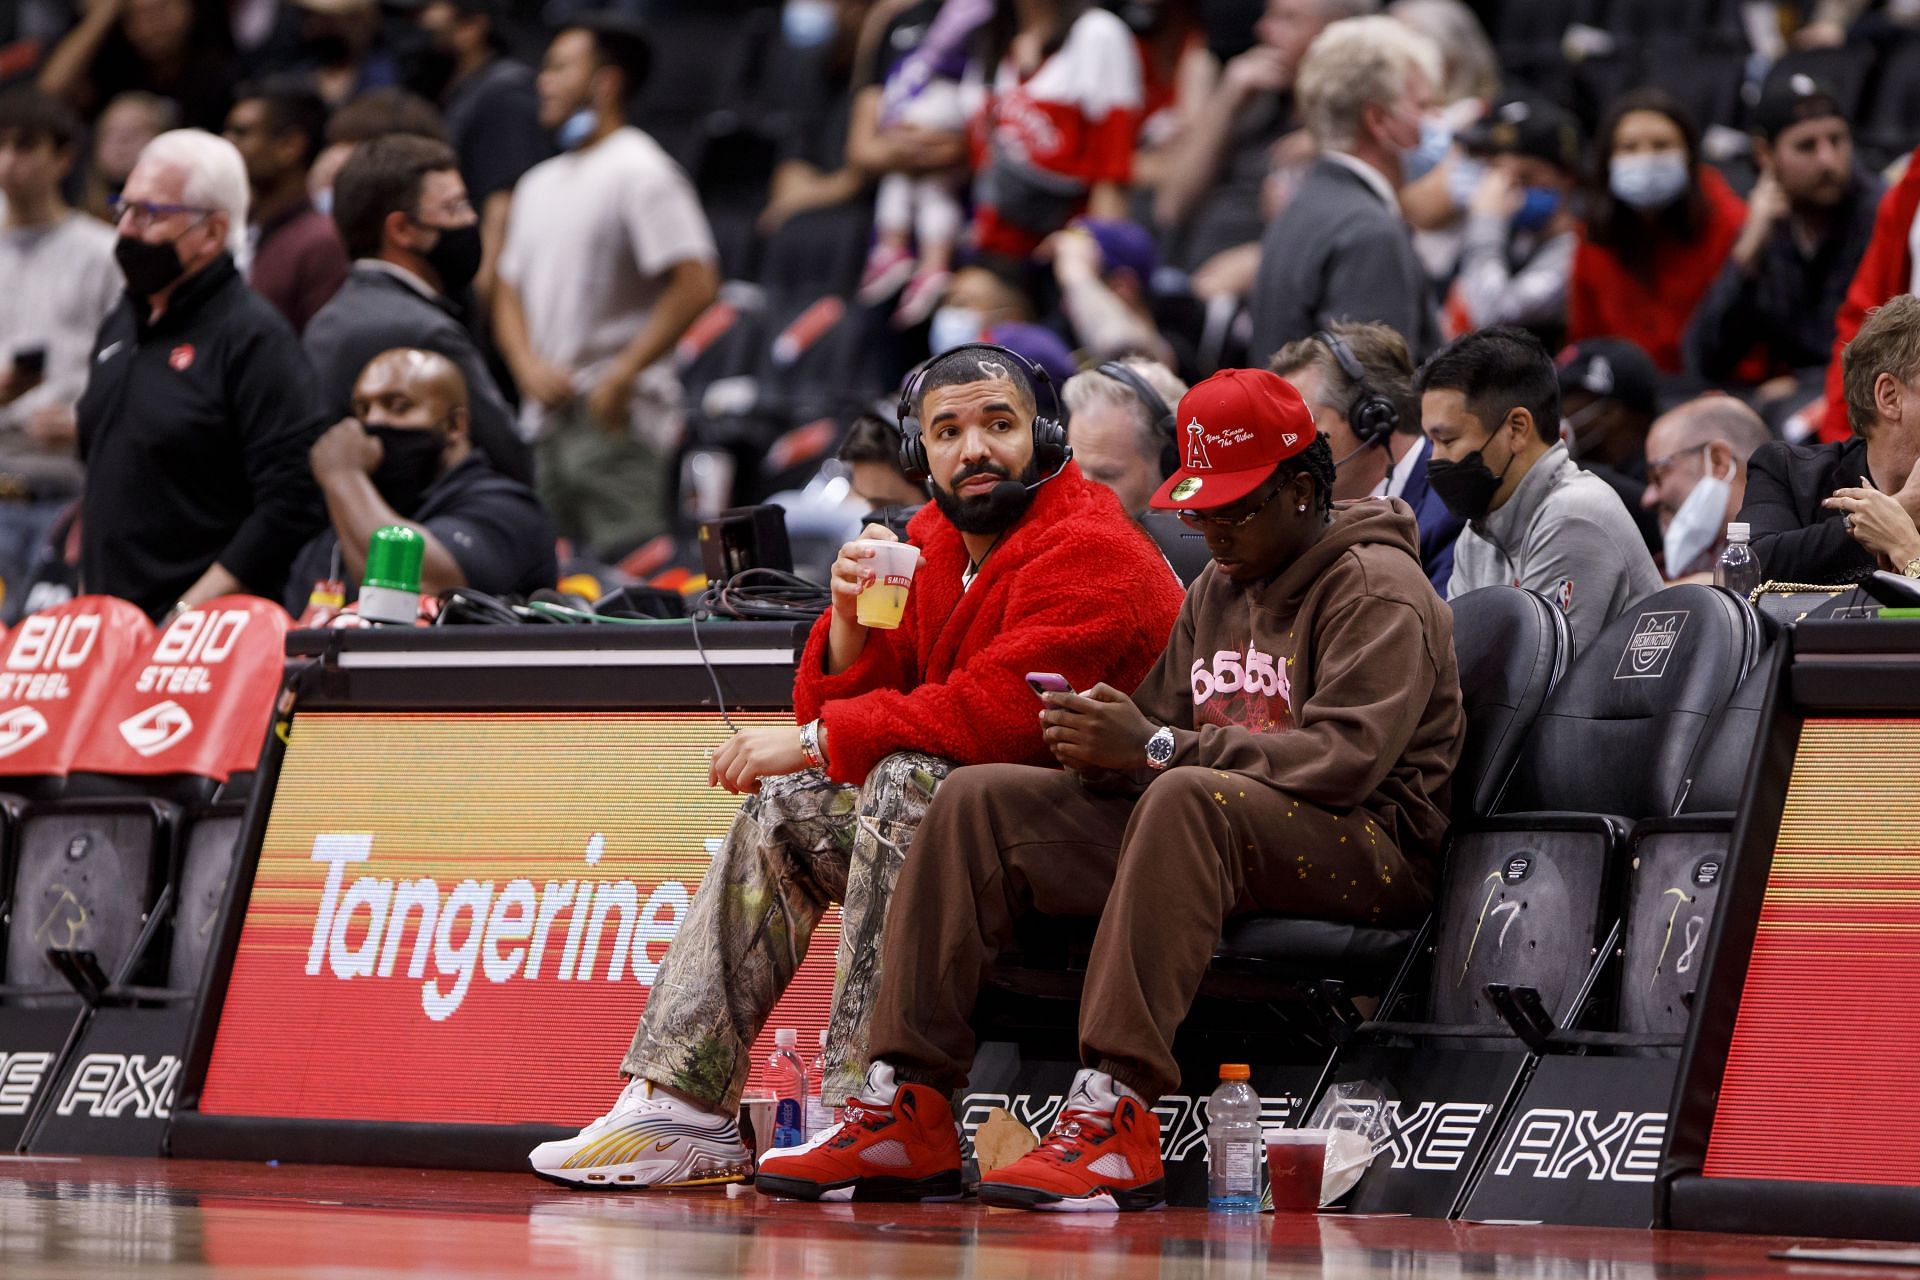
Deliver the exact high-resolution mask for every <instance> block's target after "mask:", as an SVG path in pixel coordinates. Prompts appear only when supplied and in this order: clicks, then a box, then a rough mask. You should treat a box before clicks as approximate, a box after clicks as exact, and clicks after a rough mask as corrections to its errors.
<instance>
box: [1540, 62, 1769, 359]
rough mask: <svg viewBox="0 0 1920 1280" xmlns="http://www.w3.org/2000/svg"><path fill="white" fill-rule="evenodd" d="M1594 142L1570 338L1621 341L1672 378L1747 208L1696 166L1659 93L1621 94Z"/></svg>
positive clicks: (1669, 102)
mask: <svg viewBox="0 0 1920 1280" xmlns="http://www.w3.org/2000/svg"><path fill="white" fill-rule="evenodd" d="M1598 138H1599V142H1600V157H1599V164H1598V165H1597V166H1596V168H1595V172H1594V175H1593V181H1592V185H1591V187H1590V189H1589V191H1588V196H1587V201H1588V203H1587V222H1586V225H1585V226H1584V227H1583V228H1581V232H1580V245H1579V248H1578V249H1576V250H1575V251H1574V257H1573V279H1572V281H1571V283H1570V285H1569V287H1568V293H1567V340H1568V341H1569V342H1579V341H1581V340H1582V339H1585V338H1598V337H1616V338H1626V339H1628V340H1630V341H1631V342H1633V343H1634V344H1635V345H1637V346H1638V347H1640V349H1641V350H1643V351H1645V352H1646V353H1647V354H1648V355H1649V356H1652V357H1653V362H1654V364H1655V365H1657V366H1658V367H1659V368H1660V369H1661V371H1662V372H1665V373H1678V372H1680V369H1681V365H1682V359H1681V343H1682V340H1683V339H1684V338H1685V336H1686V332H1687V322H1688V321H1689V320H1690V319H1692V318H1693V309H1694V308H1695V307H1697V306H1698V305H1699V304H1700V299H1701V298H1703V297H1704V296H1706V292H1707V289H1708V287H1709V286H1710V285H1712V283H1713V280H1714V277H1715V276H1716V275H1718V274H1719V273H1720V266H1721V264H1722V263H1723V262H1724V261H1725V260H1726V256H1727V253H1728V251H1729V250H1730V249H1732V247H1733V242H1734V240H1735V239H1736V238H1738V236H1739V234H1740V226H1741V223H1742V222H1744V221H1745V220H1746V215H1747V208H1746V205H1745V204H1744V203H1743V202H1742V201H1741V199H1740V197H1739V196H1737V195H1735V194H1734V193H1733V190H1732V188H1730V187H1728V186H1727V184H1726V182H1725V180H1723V179H1722V178H1721V177H1720V175H1719V174H1718V173H1716V172H1714V170H1712V169H1710V168H1708V167H1707V166H1706V165H1703V164H1701V163H1700V146H1699V134H1698V132H1697V131H1696V130H1695V129H1694V126H1693V121H1692V120H1690V119H1689V118H1688V116H1687V113H1686V111H1685V110H1684V109H1683V108H1682V107H1681V106H1680V104H1679V103H1677V102H1675V101H1674V100H1673V98H1672V97H1670V96H1668V95H1667V94H1665V93H1663V92H1661V91H1660V90H1658V89H1635V90H1633V91H1632V92H1630V93H1627V94H1624V95H1622V96H1621V97H1620V99H1619V100H1618V101H1616V102H1615V103H1614V104H1613V109H1612V111H1610V112H1609V113H1608V114H1607V119H1606V121H1605V122H1604V123H1603V124H1602V125H1601V128H1600V132H1599V134H1598Z"/></svg>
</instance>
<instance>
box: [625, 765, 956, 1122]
mask: <svg viewBox="0 0 1920 1280" xmlns="http://www.w3.org/2000/svg"><path fill="white" fill-rule="evenodd" d="M952 768H953V766H952V765H951V764H949V763H948V762H947V761H945V760H940V759H936V758H935V757H933V756H927V755H919V754H916V753H913V752H900V753H897V754H895V755H890V756H888V757H886V758H885V759H884V760H882V761H881V762H880V763H879V764H877V765H875V766H874V769H873V772H872V773H870V774H868V775H867V780H866V783H865V785H863V786H859V787H853V786H847V785H845V784H842V783H836V782H829V781H828V780H827V778H826V775H824V774H822V773H820V772H819V771H818V770H814V769H808V770H806V771H804V772H801V773H793V774H787V775H786V776H784V777H777V778H765V779H762V781H761V784H760V793H759V794H758V795H755V796H749V797H748V798H747V801H746V803H745V804H743V805H741V806H740V812H739V813H738V814H737V815H736V816H735V817H734V820H733V826H732V827H731V828H730V829H729V830H728V832H727V839H726V843H725V844H724V845H722V846H721V849H720V852H719V854H717V855H716V856H715V858H714V862H713V868H712V869H711V870H710V871H708V872H707V876H706V878H705V879H704V880H702V881H701V883H700V889H699V891H698V892H697V893H695V894H694V896H693V905H692V906H691V907H690V908H689V910H688V912H687V916H686V919H685V920H683V921H682V922H681V924H680V930H679V932H678V933H677V934H676V935H675V937H674V940H673V945H672V946H670V947H669V948H667V955H666V959H665V960H664V961H662V962H661V965H660V973H659V977H658V978H657V979H656V980H655V982H654V984H653V994H652V996H651V997H649V999H648V1000H647V1008H646V1012H645V1013H644V1014H643V1015H641V1018H640V1027H639V1030H637V1031H635V1032H634V1036H633V1047H632V1048H631V1049H629V1050H628V1051H627V1056H626V1059H625V1061H623V1062H622V1063H621V1064H620V1069H621V1071H622V1072H624V1073H625V1074H627V1075H629V1076H638V1077H643V1078H645V1079H648V1080H651V1081H653V1082H654V1083H655V1084H659V1085H665V1086H667V1087H668V1088H671V1089H675V1090H677V1091H679V1092H681V1093H684V1094H686V1095H687V1096H688V1097H691V1098H695V1099H698V1100H699V1101H700V1102H702V1103H705V1104H706V1105H708V1106H711V1107H713V1108H714V1109H716V1110H721V1111H728V1112H731V1111H733V1110H734V1109H736V1108H737V1107H738V1106H739V1103H740V1092H741V1090H742V1089H743V1088H745V1086H746V1082H747V1073H748V1071H749V1070H751V1068H752V1066H753V1063H752V1061H751V1055H752V1050H753V1042H754V1040H755V1039H756V1038H758V1036H759V1034H760V1031H761V1028H762V1027H764V1026H765V1025H766V1021H767V1018H768V1016H769V1015H770V1014H771V1013H772V1012H773V1006H774V1002H775V1001H777V1000H779V998H780V996H781V993H782V992H784V991H785V990H786V989H787V984H788V983H789V982H791V981H792V980H793V974H794V970H796V969H798V968H799V967H800V961H801V960H802V959H803V958H804V957H805V956H806V954H807V944H808V942H809V941H811V939H812V937H813V931H814V929H815V927H816V926H818V925H819V923H820V918H821V917H822V916H824V915H825V914H826V912H827V908H828V907H829V906H830V905H832V904H833V903H835V902H838V903H840V904H841V926H840V950H839V954H838V956H837V957H836V963H835V966H834V983H833V1019H832V1021H831V1023H830V1024H829V1025H828V1028H827V1050H826V1061H827V1070H826V1087H827V1090H828V1093H827V1096H828V1097H829V1098H835V1099H837V1098H842V1097H845V1096H846V1095H848V1094H851V1093H854V1092H857V1091H858V1089H859V1087H860V1084H861V1081H862V1079H863V1077H864V1074H865V1071H866V1066H867V1024H868V1019H869V1016H870V1014H871V1011H872V1008H873V997H874V991H875V989H876V988H877V987H878V985H879V981H880V930H881V927H882V926H883V925H884V924H885V923H886V919H887V904H888V902H890V901H891V900H892V898H893V886H894V882H895V881H896V880H897V879H899V876H900V866H901V864H902V862H903V861H904V860H905V859H906V856H907V848H908V846H909V845H911V844H912V842H913V834H914V832H915V831H916V830H918V829H919V826H920V818H921V816H922V815H923V814H925V813H926V811H927V802H928V801H929V800H931V799H932V798H933V792H934V788H936V787H937V786H939V784H940V781H941V780H942V779H943V778H945V777H946V776H947V774H948V772H949V771H950V770H951V769H952ZM801 1052H802V1053H803V1054H805V1053H806V1047H805V1046H802V1049H801Z"/></svg>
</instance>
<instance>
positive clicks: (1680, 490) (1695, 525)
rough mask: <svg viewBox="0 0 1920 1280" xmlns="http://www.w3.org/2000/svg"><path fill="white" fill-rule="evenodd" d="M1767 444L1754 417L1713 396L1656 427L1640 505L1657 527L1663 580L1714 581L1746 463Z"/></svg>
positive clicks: (1741, 496) (1742, 492) (1738, 404)
mask: <svg viewBox="0 0 1920 1280" xmlns="http://www.w3.org/2000/svg"><path fill="white" fill-rule="evenodd" d="M1772 439H1773V435H1772V433H1771V432H1769V431H1768V430H1767V424H1766V423H1765V422H1763V421H1761V419H1760V415H1759V414H1757V413H1755V412H1754V411H1753V410H1752V409H1751V408H1749V407H1748V406H1747V405H1746V404H1745V403H1743V402H1742V401H1739V400H1736V399H1734V398H1733V397H1732V396H1729V395H1722V394H1720V393H1718V392H1715V393H1713V394H1711V395H1704V396H1701V397H1699V398H1698V399H1695V400H1689V401H1687V402H1686V403H1685V404H1683V405H1681V406H1680V407H1679V408H1677V409H1674V410H1671V411H1670V412H1668V413H1665V414H1662V415H1661V416H1660V418H1659V419H1657V420H1656V421H1655V422H1654V424H1653V430H1652V431H1650V432H1648V433H1647V455H1648V456H1647V488H1646V492H1645V493H1644V494H1642V495H1641V498H1640V505H1641V506H1642V507H1644V508H1646V509H1647V510H1649V511H1652V512H1654V513H1655V515H1656V516H1657V517H1658V519H1659V521H1660V539H1661V548H1662V553H1661V557H1660V567H1661V574H1662V576H1663V577H1664V578H1666V580H1667V581H1668V582H1670V583H1671V582H1712V581H1713V568H1714V565H1715V564H1716V563H1717V562H1718V560H1719V558H1720V550H1721V548H1722V547H1723V546H1725V544H1726V540H1727V522H1728V521H1730V520H1735V519H1738V518H1739V512H1740V504H1741V503H1743V502H1744V501H1746V493H1747V459H1749V458H1751V457H1752V456H1753V453H1754V450H1756V449H1758V448H1760V447H1761V446H1762V445H1764V444H1766V443H1768V442H1769V441H1771V440H1772Z"/></svg>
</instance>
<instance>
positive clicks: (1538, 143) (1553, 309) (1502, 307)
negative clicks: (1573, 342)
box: [1446, 98, 1580, 349]
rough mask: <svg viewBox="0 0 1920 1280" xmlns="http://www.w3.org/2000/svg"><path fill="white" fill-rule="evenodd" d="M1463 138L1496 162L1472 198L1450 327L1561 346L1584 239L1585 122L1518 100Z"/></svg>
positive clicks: (1472, 148)
mask: <svg viewBox="0 0 1920 1280" xmlns="http://www.w3.org/2000/svg"><path fill="white" fill-rule="evenodd" d="M1462 141H1463V144H1464V145H1465V147H1466V148H1467V150H1468V153H1469V154H1470V155H1471V154H1476V153H1477V154H1483V155H1485V156H1486V157H1487V160H1486V170H1485V174H1484V176H1482V177H1481V179H1480V182H1479V184H1478V185H1477V186H1476V187H1475V188H1474V192H1473V197H1472V199H1471V200H1469V201H1468V203H1467V225H1466V238H1465V240H1464V242H1463V243H1462V246H1461V250H1460V272H1459V274H1458V275H1457V276H1456V277H1455V278H1454V282H1453V289H1452V291H1451V292H1450V293H1449V295H1448V298H1447V311H1446V321H1447V326H1448V329H1449V331H1450V332H1452V333H1454V334H1456V335H1457V334H1461V333H1465V332H1466V331H1467V330H1469V329H1483V328H1485V327H1487V326H1488V325H1495V324H1511V325H1519V326H1520V327H1521V328H1523V329H1526V330H1528V331H1529V332H1531V333H1533V334H1534V335H1535V336H1536V337H1538V338H1539V339H1540V340H1541V341H1542V342H1544V343H1546V344H1547V346H1548V348H1549V349H1551V348H1553V347H1556V346H1558V345H1559V343H1560V341H1561V339H1562V338H1563V337H1564V336H1565V334H1566V327H1567V280H1568V278H1569V277H1570V276H1571V275H1572V274H1573V251H1574V250H1575V249H1576V248H1577V247H1578V246H1579V243H1580V237H1579V233H1578V232H1577V230H1576V229H1575V221H1574V216H1573V208H1572V195H1573V191H1574V188H1575V187H1577V186H1578V185H1579V183H1580V125H1579V123H1578V122H1577V121H1576V120H1575V119H1574V118H1573V117H1572V116H1571V115H1569V114H1567V113H1566V112H1565V111H1562V110H1561V109H1560V108H1559V107H1556V106H1554V105H1553V104H1552V103H1550V102H1545V101H1536V100H1533V99H1529V98H1511V99H1509V100H1507V101H1506V102H1503V103H1501V104H1500V105H1499V106H1497V107H1495V108H1494V109H1493V111H1492V112H1491V113H1489V115H1488V116H1487V118H1486V119H1485V120H1483V121H1482V122H1481V123H1480V124H1479V125H1477V126H1475V128H1474V129H1473V131H1472V132H1471V133H1470V134H1469V135H1468V136H1467V137H1466V138H1464V139H1463V140H1462Z"/></svg>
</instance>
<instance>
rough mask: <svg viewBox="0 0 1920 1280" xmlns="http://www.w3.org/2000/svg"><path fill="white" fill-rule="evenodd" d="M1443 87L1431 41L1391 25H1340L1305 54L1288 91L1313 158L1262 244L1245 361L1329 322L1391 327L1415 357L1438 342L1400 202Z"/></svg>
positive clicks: (1377, 20) (1372, 21)
mask: <svg viewBox="0 0 1920 1280" xmlns="http://www.w3.org/2000/svg"><path fill="white" fill-rule="evenodd" d="M1439 82H1440V68H1439V55H1438V53H1437V52H1436V51H1435V50H1434V48H1433V46H1432V44H1431V43H1429V42H1428V41H1427V40H1426V38H1425V37H1423V36H1421V35H1418V34H1416V33H1415V32H1413V31H1412V30H1411V29H1409V28H1407V27H1405V26H1403V25H1401V24H1400V23H1398V22H1396V21H1394V20H1393V19H1390V18H1384V17H1367V18H1349V19H1347V20H1346V21H1344V22H1336V23H1334V24H1333V25H1331V26H1329V27H1328V28H1327V29H1326V30H1325V31H1323V32H1322V33H1321V34H1320V36H1319V37H1318V38H1317V39H1316V40H1315V41H1314V42H1313V45H1312V46H1311V47H1310V48H1309V49H1308V50H1307V57H1306V60H1305V62H1303V63H1302V64H1301V67H1300V76H1299V80H1298V83H1297V86H1296V90H1295V92H1296V93H1297V95H1298V97H1299V102H1300V111H1301V115H1302V116H1303V118H1304V119H1305V121H1306V125H1307V129H1308V131H1309V132H1310V133H1311V134H1312V135H1313V138H1314V141H1315V142H1317V143H1318V144H1319V146H1320V149H1321V155H1320V158H1319V159H1318V160H1316V161H1315V162H1314V165H1313V167H1312V168H1311V169H1309V170H1308V171H1307V176H1306V178H1305V179H1303V180H1302V182H1301V184H1300V189H1299V190H1298V191H1296V192H1295V193H1294V196H1293V199H1292V201H1291V202H1289V203H1288V205H1287V207H1286V209H1285V211H1284V212H1282V213H1281V214H1280V216H1279V217H1277V218H1275V219H1274V220H1273V222H1272V223H1271V224H1269V225H1268V227H1267V230H1266V235H1265V236H1264V237H1263V238H1262V240H1261V245H1260V272H1259V274H1258V276H1256V277H1255V279H1254V285H1253V297H1252V300H1251V309H1252V312H1253V347H1252V361H1251V363H1258V364H1265V363H1266V361H1267V360H1268V359H1269V358H1270V357H1271V356H1272V355H1273V353H1274V352H1276V351H1278V350H1279V349H1280V348H1281V347H1283V346H1285V345H1286V344H1287V343H1289V342H1296V341H1298V340H1299V339H1301V338H1305V337H1307V336H1308V335H1310V334H1312V333H1313V332H1314V331H1315V330H1318V329H1324V328H1325V327H1326V326H1327V325H1328V324H1330V323H1332V322H1333V321H1335V320H1378V321H1381V322H1383V323H1385V324H1388V325H1391V326H1392V327H1393V328H1394V329H1396V330H1398V331H1399V332H1400V333H1402V334H1404V335H1406V338H1407V341H1408V344H1409V345H1410V346H1411V347H1412V348H1413V355H1414V357H1415V358H1416V359H1419V358H1421V357H1423V356H1425V355H1426V354H1428V353H1429V352H1431V351H1432V350H1433V349H1434V348H1435V347H1436V346H1438V345H1439V323H1438V320H1437V319H1436V317H1435V315H1434V311H1433V305H1432V300H1431V298H1430V297H1429V294H1428V289H1427V277H1426V272H1425V270H1424V269H1423V268H1422V267H1421V265H1420V260H1419V259H1418V258H1417V257H1415V256H1414V252H1413V241H1412V239H1411V238H1410V237H1409V235H1408V232H1407V226H1406V222H1405V221H1404V220H1403V219H1402V217H1401V216H1400V203H1399V196H1398V194H1397V193H1398V189H1399V187H1400V186H1401V185H1402V183H1403V182H1406V181H1409V180H1410V179H1411V178H1413V177H1417V176H1418V175H1417V174H1409V173H1407V172H1406V170H1405V168H1404V167H1403V164H1402V157H1403V153H1408V152H1413V151H1415V150H1417V149H1419V147H1420V143H1421V135H1422V133H1423V131H1425V129H1424V121H1425V117H1426V115H1427V112H1428V111H1429V109H1430V107H1431V104H1432V101H1433V91H1434V86H1435V85H1437V84H1438V83H1439Z"/></svg>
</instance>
